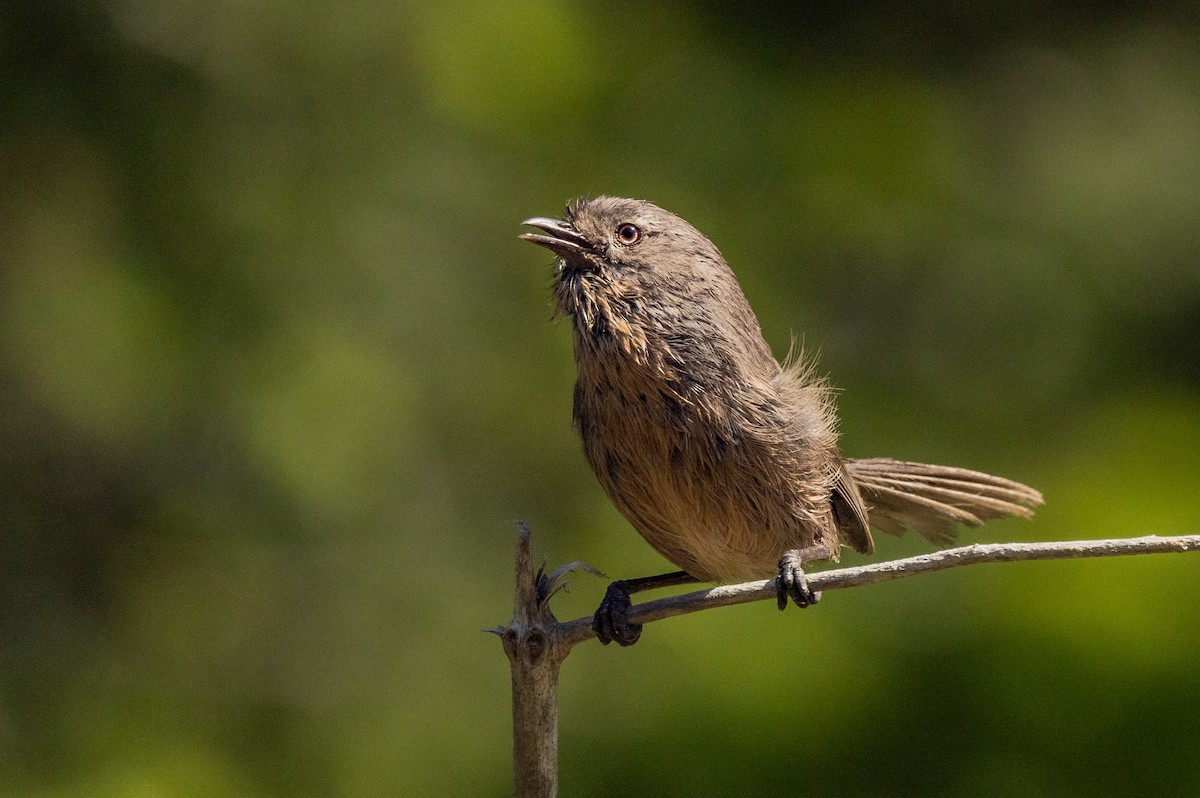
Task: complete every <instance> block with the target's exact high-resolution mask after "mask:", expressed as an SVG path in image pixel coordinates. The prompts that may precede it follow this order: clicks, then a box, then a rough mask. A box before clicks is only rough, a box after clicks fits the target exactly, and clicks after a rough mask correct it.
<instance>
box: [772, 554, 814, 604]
mask: <svg viewBox="0 0 1200 798" xmlns="http://www.w3.org/2000/svg"><path fill="white" fill-rule="evenodd" d="M789 597H790V598H791V599H792V601H793V602H795V604H796V606H797V607H800V608H801V609H804V608H805V607H810V606H812V605H813V604H816V603H817V602H818V601H820V600H821V593H820V591H818V590H813V589H812V588H810V587H809V586H808V577H807V576H805V575H804V569H803V568H802V567H801V560H800V553H799V552H798V551H794V550H793V551H785V552H784V553H783V556H782V557H780V558H779V578H778V579H777V580H775V601H776V604H778V606H779V609H781V610H782V609H786V608H787V603H788V598H789Z"/></svg>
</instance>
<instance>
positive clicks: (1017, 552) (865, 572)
mask: <svg viewBox="0 0 1200 798" xmlns="http://www.w3.org/2000/svg"><path fill="white" fill-rule="evenodd" d="M1198 550H1200V535H1179V536H1175V537H1158V536H1156V535H1150V536H1147V537H1142V538H1115V539H1111V540H1071V541H1060V542H1051V543H985V544H976V545H973V546H961V547H959V548H956V549H945V550H943V551H937V552H933V553H932V554H921V555H918V556H916V557H906V558H904V559H902V560H891V561H889V562H881V563H875V564H873V565H861V566H858V567H855V568H839V569H837V570H833V571H821V572H818V573H810V574H808V584H809V585H810V586H811V587H812V588H813V589H814V590H838V589H840V588H844V587H858V586H859V585H870V584H874V583H875V582H886V581H888V580H890V579H901V578H903V577H906V576H915V575H916V574H923V573H929V572H931V571H941V570H944V569H946V568H956V567H958V566H960V565H974V564H976V563H984V562H1013V561H1017V560H1069V559H1079V558H1083V557H1119V556H1124V555H1128V554H1165V553H1168V552H1185V551H1198ZM765 599H771V600H772V601H773V600H774V599H775V580H774V579H765V580H759V581H757V582H744V583H742V584H740V585H721V586H718V587H714V588H710V589H708V590H697V591H694V592H692V593H684V594H682V595H678V596H669V597H667V598H661V599H655V600H654V601H647V602H643V603H641V604H636V605H634V606H633V607H632V608H630V610H629V620H630V621H632V622H633V623H643V624H644V623H650V622H651V621H661V620H662V619H664V618H671V617H674V616H676V615H686V614H688V613H691V612H699V611H701V610H709V609H714V608H716V607H728V606H731V605H733V604H746V603H748V602H751V601H763V600H765ZM557 633H558V635H559V640H560V642H561V643H562V644H563V645H565V646H566V647H567V648H568V649H569V648H570V647H571V646H574V645H575V644H577V643H582V642H583V641H584V640H588V639H589V638H592V637H595V636H596V633H595V632H593V631H592V619H591V618H590V617H589V618H577V619H576V620H573V621H567V622H565V623H562V624H559V626H558V629H557Z"/></svg>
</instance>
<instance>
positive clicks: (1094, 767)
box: [0, 0, 1200, 796]
mask: <svg viewBox="0 0 1200 798" xmlns="http://www.w3.org/2000/svg"><path fill="white" fill-rule="evenodd" d="M1193 12H1194V6H1193V5H1192V4H1187V3H1179V4H1174V3H1151V4H1144V3H1142V4H1133V3H1120V2H1092V3H1090V4H1088V3H1085V4H1083V5H1079V4H1073V5H1070V6H1061V7H1054V8H1051V7H1045V8H1043V7H1039V6H1037V5H1036V4H1028V3H1012V2H995V3H992V4H990V5H986V6H977V5H976V6H963V5H961V4H952V3H946V2H931V3H925V4H918V5H915V6H914V5H912V4H900V3H892V2H884V1H883V0H879V1H877V2H868V3H864V4H859V5H857V6H854V7H849V6H845V5H844V4H833V3H815V4H813V3H805V4H793V3H781V2H778V0H759V2H749V3H742V4H738V5H736V6H735V5H732V4H726V3H716V2H699V3H694V4H686V3H667V4H653V5H645V4H635V3H630V2H620V3H616V4H607V5H603V6H601V5H600V4H594V5H593V4H585V3H581V2H570V1H569V0H516V2H510V3H503V4H494V3H480V2H468V1H467V0H448V2H443V3H438V4H433V3H426V4H421V3H383V2H375V1H374V0H358V2H351V3H348V4H346V3H343V4H333V3H308V4H299V5H297V4H294V3H283V2H278V1H277V0H264V1H263V2H257V3H240V2H232V0H216V1H215V2H212V1H211V0H210V2H206V3H195V2H186V1H185V2H177V3H168V4H159V3H150V2H146V0H119V1H118V0H113V1H112V2H100V1H99V0H94V1H89V0H47V1H46V2H40V3H19V2H18V3H5V4H3V5H2V6H0V105H2V107H3V109H4V111H3V113H0V186H2V187H3V190H2V191H0V401H2V408H3V413H0V450H2V451H3V452H4V456H3V457H2V458H0V513H2V516H0V517H2V518H3V534H2V535H0V600H2V606H3V611H2V612H0V792H3V793H4V794H5V795H13V796H68V795H79V796H84V795H87V796H118V795H119V796H142V795H145V796H191V795H196V796H199V795H204V796H208V795H247V796H253V795H262V796H266V795H287V796H305V795H312V796H328V795H344V796H375V795H379V796H383V795H427V794H438V795H504V794H507V793H508V791H509V789H510V787H509V784H510V782H509V778H510V775H509V761H508V759H509V743H508V740H509V705H508V672H507V664H506V662H505V661H504V657H503V655H502V654H501V651H500V648H499V646H498V645H497V643H496V641H495V640H493V639H491V638H489V637H486V636H484V635H482V634H479V633H478V631H476V630H477V629H479V628H480V627H483V626H489V625H493V624H495V623H498V622H502V621H504V620H505V619H507V617H508V613H509V612H510V610H509V607H510V606H511V604H510V590H511V576H510V570H511V565H510V562H511V520H512V519H514V518H516V517H522V518H526V519H528V520H529V521H531V522H532V523H533V524H534V527H535V531H536V537H535V544H536V545H537V546H539V547H541V548H542V549H543V550H544V551H545V552H546V553H547V554H548V556H549V559H550V561H551V562H553V563H558V562H563V561H567V560H574V559H584V560H587V561H589V562H591V563H593V564H594V565H596V566H598V567H600V568H602V569H604V570H606V571H608V572H609V573H614V574H618V575H630V576H632V575H639V574H643V573H652V572H657V571H659V570H661V569H663V567H664V563H663V562H662V561H661V560H660V559H659V558H658V557H657V556H656V555H655V554H654V553H653V552H652V551H650V550H649V548H648V547H647V546H645V545H644V544H643V543H642V542H641V541H640V540H639V539H638V538H637V536H636V535H635V534H634V533H633V532H632V531H631V530H630V529H629V528H628V527H627V526H626V525H625V524H624V522H623V521H621V519H620V518H619V517H618V516H617V514H616V513H615V511H614V510H613V509H612V508H611V507H610V506H609V505H608V503H607V502H606V500H605V499H604V498H603V496H602V495H601V493H600V491H599V489H598V487H597V486H596V484H595V482H594V480H593V479H592V477H591V475H590V474H589V473H588V472H587V469H586V466H585V465H584V463H583V461H582V458H581V457H580V455H579V450H578V445H577V443H576V441H575V440H574V434H573V432H572V430H571V426H570V408H569V405H570V393H571V383H572V364H571V359H570V352H569V341H568V335H567V325H566V324H565V323H562V322H558V323H552V322H551V321H550V305H549V292H548V284H549V262H548V258H547V256H546V254H545V253H543V252H540V251H535V250H534V249H533V248H532V247H529V246H528V245H525V244H522V243H520V242H519V241H517V239H516V235H517V233H518V232H520V229H519V221H520V220H521V219H523V218H526V217H527V216H532V215H553V214H554V213H556V212H557V210H558V209H559V208H560V207H561V204H562V203H563V202H564V201H565V200H567V199H569V198H571V197H573V196H576V195H578V194H582V193H585V192H589V193H611V194H618V195H627V196H638V197H646V198H649V199H652V200H655V201H657V202H659V203H660V204H662V205H664V206H665V207H668V208H670V209H672V210H675V211H677V212H678V213H680V214H682V215H683V216H685V217H686V218H688V219H689V220H691V221H692V222H693V223H695V224H696V225H697V226H698V227H699V228H700V229H701V230H703V231H705V232H706V233H707V234H709V235H710V237H712V238H713V239H714V240H715V241H716V242H717V243H718V245H719V246H721V247H722V249H723V251H724V252H725V254H726V255H727V256H728V257H729V259H730V261H731V262H732V263H733V265H734V267H735V268H736V269H737V271H738V273H739V276H740V277H741V279H742V281H743V284H744V286H745V287H746V290H747V293H748V294H749V296H750V299H751V301H752V302H753V303H754V305H755V307H756V308H757V310H758V312H759V315H760V317H761V320H762V323H763V327H764V331H765V333H766V335H767V337H768V339H769V340H770V341H771V343H772V344H773V345H774V346H775V347H776V349H777V351H778V352H779V353H781V354H782V353H783V352H784V351H785V350H786V348H787V346H788V342H789V337H790V335H791V334H792V332H793V331H795V333H796V334H798V335H802V336H803V340H804V342H805V343H806V345H807V346H808V347H809V348H811V349H819V350H820V351H821V353H822V368H823V369H824V370H825V371H827V372H828V373H829V374H830V375H831V376H832V379H833V381H834V382H835V383H836V384H837V385H838V386H840V387H841V388H842V389H843V390H844V395H843V396H842V397H841V410H842V415H843V420H844V424H843V427H844V445H845V448H846V450H847V451H848V452H849V453H851V454H858V455H865V454H875V455H892V456H899V457H907V458H912V459H928V460H934V461H944V462H950V463H955V464H962V465H966V466H973V467H977V468H982V469H987V470H993V471H995V472H998V473H1003V474H1008V475H1011V476H1013V477H1016V478H1019V479H1023V480H1025V481H1028V482H1030V483H1031V484H1034V485H1037V486H1039V487H1040V488H1042V489H1043V490H1044V492H1045V494H1046V497H1047V505H1046V507H1045V509H1044V511H1043V512H1041V513H1040V515H1039V517H1038V519H1037V520H1035V521H1034V522H1033V523H1032V524H1025V523H1018V522H1011V523H1001V524H995V525H992V526H989V527H988V528H986V529H985V530H981V531H979V532H978V533H974V532H973V533H972V534H971V536H970V539H972V540H975V539H986V540H1005V539H1046V540H1053V539H1063V538H1072V537H1102V536H1121V535H1138V534H1146V533H1160V534H1171V533H1183V532H1196V531H1198V530H1197V519H1198V518H1200V505H1198V503H1197V501H1196V498H1195V494H1194V493H1193V492H1192V491H1193V489H1194V486H1195V485H1196V484H1197V481H1198V480H1200V136H1198V135H1197V131H1198V130H1200V19H1198V17H1197V16H1196V15H1195V14H1194V13H1193ZM880 548H881V550H882V551H881V553H880V554H881V556H883V557H892V556H899V555H901V554H905V553H909V552H915V551H919V550H921V549H922V548H923V547H922V545H921V542H920V541H917V540H900V541H894V540H887V541H883V542H882V544H881V547H880ZM1197 567H1198V566H1197V563H1196V562H1194V561H1191V560H1190V558H1186V557H1160V558H1148V559H1145V560H1126V561H1103V562H1082V563H1050V564H1030V565H1019V566H1006V567H1003V568H992V569H990V570H989V569H987V568H978V569H969V570H968V571H966V572H961V573H959V572H956V573H948V574H945V575H939V576H936V577H929V578H924V579H920V580H912V582H911V583H909V582H905V583H896V584H894V585H884V586H879V587H875V588H867V589H862V590H857V591H852V592H851V593H848V594H846V595H837V596H833V595H831V596H829V597H828V599H827V601H826V602H825V603H824V604H822V606H821V608H820V609H818V610H814V611H809V612H806V613H799V612H791V613H786V614H783V615H780V614H778V613H775V612H774V611H773V610H770V609H768V608H767V607H765V606H763V605H755V606H751V607H742V608H737V609H729V610H724V611H722V612H720V613H706V614H704V615H702V616H700V617H690V618H686V619H679V620H675V621H672V622H670V623H665V624H660V625H656V626H655V627H654V628H652V629H651V630H649V631H648V633H647V635H646V637H645V639H644V641H643V642H642V643H641V644H640V645H639V646H637V647H636V648H634V649H630V650H627V651H620V650H612V649H602V648H600V647H599V646H596V645H587V646H584V647H582V648H580V649H579V650H577V651H576V652H575V654H574V655H573V656H572V657H571V659H570V660H569V661H568V662H567V664H566V666H565V670H564V673H563V685H562V707H561V721H560V728H561V736H562V744H561V757H562V763H561V764H562V782H563V792H564V794H567V795H613V794H635V795H739V796H741V795H757V794H767V793H771V794H779V793H780V792H783V793H789V792H792V791H794V790H806V791H809V792H813V793H823V794H857V795H884V794H903V793H909V794H923V795H962V794H971V795H991V794H995V795H1012V794H1038V795H1058V794H1061V795H1078V794H1118V793H1119V794H1128V793H1139V794H1176V795H1182V794H1196V793H1197V792H1200V775H1197V773H1198V772H1197V770H1196V768H1195V767H1194V766H1193V765H1194V760H1195V751H1196V750H1197V747H1198V746H1200V678H1198V677H1200V664H1198V663H1200V634H1198V633H1197V631H1196V624H1195V618H1196V617H1197V610H1198V606H1197V604H1198V601H1200V599H1197V595H1196V590H1195V585H1196V584H1197V573H1198V570H1197ZM600 589H601V584H600V583H599V582H598V581H595V580H592V579H589V578H580V579H579V580H578V581H576V583H575V585H574V592H572V593H570V594H568V595H565V596H562V597H560V598H559V599H556V607H557V611H558V614H559V616H560V617H574V616H576V615H581V614H585V613H588V612H590V611H591V609H592V608H593V607H594V605H595V603H596V601H597V599H598V597H599V595H600Z"/></svg>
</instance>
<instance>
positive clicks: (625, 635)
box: [592, 580, 642, 646]
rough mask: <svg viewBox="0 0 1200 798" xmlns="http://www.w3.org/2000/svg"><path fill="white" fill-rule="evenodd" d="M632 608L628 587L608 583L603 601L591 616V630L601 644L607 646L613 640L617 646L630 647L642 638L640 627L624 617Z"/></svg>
mask: <svg viewBox="0 0 1200 798" xmlns="http://www.w3.org/2000/svg"><path fill="white" fill-rule="evenodd" d="M632 606H633V602H632V601H631V600H630V598H629V586H628V585H627V584H625V583H624V582H622V581H620V580H618V581H616V582H611V583H609V585H608V590H606V591H605V592H604V600H603V601H601V602H600V607H599V608H598V609H597V610H596V614H595V615H593V616H592V629H593V630H594V631H595V632H596V638H597V639H598V640H599V641H600V642H601V643H602V644H604V645H606V646H607V645H608V644H609V643H611V642H612V641H614V640H615V641H616V642H617V644H618V645H622V646H632V645H633V644H634V643H636V642H637V641H638V638H640V637H641V636H642V625H641V624H640V623H630V622H629V619H628V618H627V617H626V613H628V612H629V608H630V607H632Z"/></svg>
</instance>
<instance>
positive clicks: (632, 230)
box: [617, 222, 642, 246]
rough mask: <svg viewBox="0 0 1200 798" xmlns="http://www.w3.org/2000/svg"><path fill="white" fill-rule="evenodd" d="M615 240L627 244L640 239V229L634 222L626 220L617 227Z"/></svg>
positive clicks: (634, 242)
mask: <svg viewBox="0 0 1200 798" xmlns="http://www.w3.org/2000/svg"><path fill="white" fill-rule="evenodd" d="M617 240H618V241H620V242H621V243H622V244H625V245H626V246H629V245H630V244H636V243H637V242H639V241H641V240H642V230H641V228H640V227H638V226H637V225H636V224H629V223H628V222H626V223H625V224H623V225H621V226H620V227H618V228H617Z"/></svg>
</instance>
